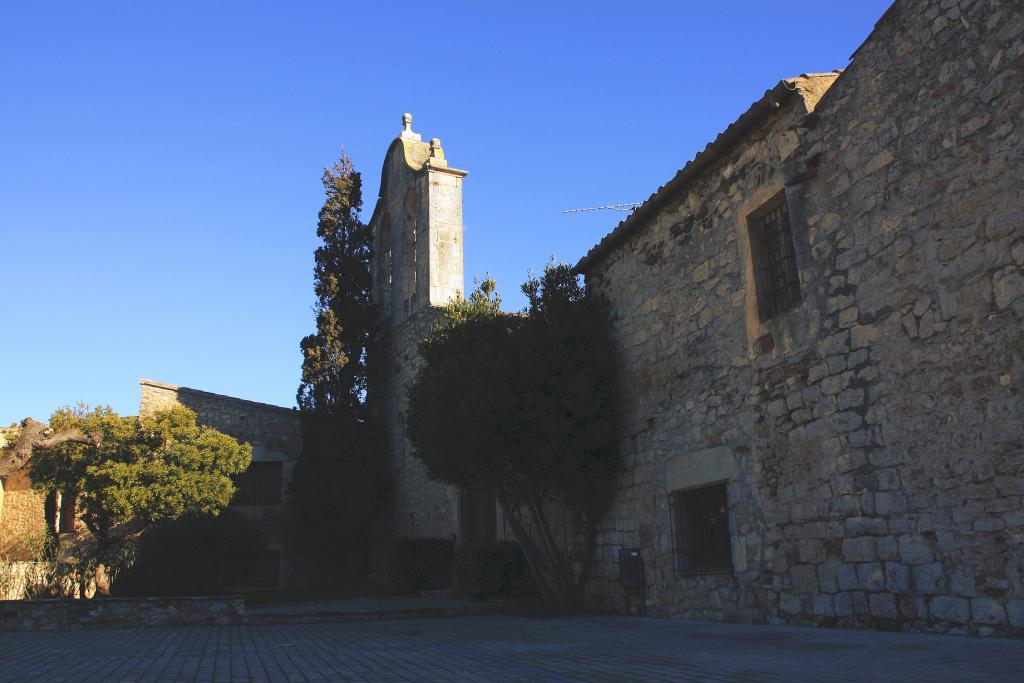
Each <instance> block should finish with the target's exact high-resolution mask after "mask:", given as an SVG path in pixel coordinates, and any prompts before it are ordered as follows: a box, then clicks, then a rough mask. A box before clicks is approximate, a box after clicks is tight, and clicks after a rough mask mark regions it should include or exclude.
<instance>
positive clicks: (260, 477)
mask: <svg viewBox="0 0 1024 683" xmlns="http://www.w3.org/2000/svg"><path fill="white" fill-rule="evenodd" d="M139 384H140V385H141V386H142V397H141V399H140V401H139V414H140V415H146V414H149V413H153V412H155V411H157V410H162V409H165V408H170V407H172V406H174V405H176V404H180V405H183V406H185V407H187V408H190V409H192V410H194V411H195V413H196V421H197V422H198V423H199V424H201V425H206V426H209V427H212V428H214V429H216V430H218V431H220V432H223V433H225V434H228V435H230V436H233V437H234V438H236V439H238V440H239V441H244V442H245V443H248V444H250V445H251V446H252V464H251V465H250V466H249V469H248V470H246V472H245V473H243V474H242V475H240V476H239V477H237V478H236V480H235V485H236V487H237V489H238V491H237V492H236V493H235V496H234V498H233V499H232V500H231V509H232V510H235V511H237V512H239V513H241V514H242V515H244V516H246V517H248V518H249V519H252V520H254V521H256V522H258V523H259V526H260V529H261V530H262V531H263V533H264V535H265V538H266V540H267V547H266V550H265V551H264V552H263V554H262V555H261V556H260V558H259V559H258V560H257V561H256V562H255V563H254V564H253V566H252V567H250V569H249V571H248V572H247V573H246V574H245V575H244V576H239V577H236V578H234V579H233V580H232V581H231V583H233V584H234V585H232V586H231V587H232V588H249V589H251V588H278V587H281V586H286V585H295V584H302V583H305V582H306V581H307V580H308V577H307V572H308V571H309V569H308V568H307V567H305V566H304V563H303V562H302V561H301V559H300V558H296V557H295V556H294V554H293V553H291V552H290V551H289V546H288V508H287V505H286V500H285V494H286V493H287V490H288V483H289V482H290V481H291V478H292V470H293V468H294V467H295V463H296V462H297V461H298V459H299V454H300V453H301V451H302V422H301V418H300V414H299V412H298V411H297V410H295V409H292V408H282V407H280V406H274V405H269V404H267V403H257V402H256V401H247V400H245V399H241V398H234V397H233V396H223V395H221V394H213V393H210V392H208V391H200V390H199V389H190V388H188V387H179V386H175V385H173V384H164V383H163V382H154V381H153V380H149V379H142V380H139Z"/></svg>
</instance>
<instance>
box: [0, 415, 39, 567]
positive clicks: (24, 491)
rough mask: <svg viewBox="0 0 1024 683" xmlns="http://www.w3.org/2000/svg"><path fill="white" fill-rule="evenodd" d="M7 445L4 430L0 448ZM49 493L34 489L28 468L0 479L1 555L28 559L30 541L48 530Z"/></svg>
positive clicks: (0, 437)
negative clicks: (27, 546)
mask: <svg viewBox="0 0 1024 683" xmlns="http://www.w3.org/2000/svg"><path fill="white" fill-rule="evenodd" d="M6 444H7V433H6V430H4V429H0V447H3V446H5V445H6ZM45 505H46V496H44V495H43V494H41V493H39V492H37V491H34V490H33V489H32V479H31V477H30V476H29V472H28V471H27V470H26V469H23V470H20V471H18V472H12V473H10V474H9V475H7V476H6V477H4V478H3V479H2V480H0V555H2V556H4V557H5V558H6V559H25V557H24V556H23V555H24V552H25V550H26V547H25V546H26V544H27V543H30V542H31V541H32V539H35V538H39V537H41V536H42V535H43V534H44V533H45V531H46V512H45V509H46V508H45Z"/></svg>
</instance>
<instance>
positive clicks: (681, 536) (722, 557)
mask: <svg viewBox="0 0 1024 683" xmlns="http://www.w3.org/2000/svg"><path fill="white" fill-rule="evenodd" d="M669 504H670V508H671V517H672V538H673V542H674V546H675V549H674V550H675V553H674V554H675V565H676V572H677V573H679V574H711V573H721V572H731V571H732V545H731V543H730V541H729V504H728V499H727V497H726V485H725V484H724V483H723V484H712V485H711V486H703V487H701V488H697V489H688V490H685V491H676V492H674V493H672V494H671V495H670V496H669Z"/></svg>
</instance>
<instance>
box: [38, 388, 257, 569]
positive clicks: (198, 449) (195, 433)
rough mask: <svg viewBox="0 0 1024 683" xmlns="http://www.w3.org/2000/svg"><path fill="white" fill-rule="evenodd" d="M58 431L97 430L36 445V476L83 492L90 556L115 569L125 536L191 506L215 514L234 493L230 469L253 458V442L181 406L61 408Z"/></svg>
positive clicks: (53, 486)
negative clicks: (202, 421) (131, 412)
mask: <svg viewBox="0 0 1024 683" xmlns="http://www.w3.org/2000/svg"><path fill="white" fill-rule="evenodd" d="M50 427H51V428H52V429H55V430H57V431H59V432H72V431H78V432H81V433H85V434H90V435H95V436H96V437H97V438H96V439H95V440H94V441H91V442H85V443H79V442H68V443H63V444H60V445H57V446H54V447H53V448H50V449H48V450H43V451H37V452H36V453H35V455H34V456H33V459H32V483H33V486H34V487H36V488H37V489H39V490H42V491H46V492H49V491H60V492H62V493H64V494H65V495H74V496H76V497H77V507H78V510H79V512H80V515H81V519H82V521H83V522H84V523H85V526H86V527H87V528H88V529H89V531H90V532H91V535H92V553H91V558H90V559H91V560H92V561H94V562H95V563H97V566H101V565H105V566H106V570H107V571H108V572H109V571H110V570H111V569H116V567H113V568H112V567H111V566H110V565H111V564H112V563H115V564H116V555H117V552H118V550H120V549H121V548H122V547H123V543H124V542H125V541H127V540H130V539H132V538H134V537H136V536H138V534H139V533H141V532H142V531H144V530H146V529H147V528H149V527H151V526H152V525H153V524H155V523H157V522H160V521H164V520H173V519H177V518H179V517H182V516H183V515H186V514H191V513H212V514H216V513H217V512H218V511H219V510H221V509H222V508H224V507H226V506H227V505H228V503H229V502H230V501H231V496H232V495H234V491H235V487H234V484H233V482H232V480H231V475H234V474H239V473H241V472H243V471H244V470H245V469H246V468H247V467H248V466H249V463H250V462H251V460H252V447H251V446H249V445H248V444H245V443H240V442H238V441H236V440H235V439H234V438H232V437H230V436H228V435H226V434H222V433H221V432H218V431H217V430H215V429H212V428H210V427H203V426H199V425H197V424H196V414H195V413H194V412H193V411H191V410H189V409H188V408H185V407H184V406H175V407H173V408H169V409H166V410H161V411H157V412H155V413H152V414H150V415H142V416H139V417H126V416H121V415H118V414H117V413H115V412H114V411H113V410H111V409H110V408H101V407H97V408H90V407H88V406H85V405H79V406H78V407H77V408H61V409H59V410H57V411H56V412H54V413H53V415H52V416H51V417H50Z"/></svg>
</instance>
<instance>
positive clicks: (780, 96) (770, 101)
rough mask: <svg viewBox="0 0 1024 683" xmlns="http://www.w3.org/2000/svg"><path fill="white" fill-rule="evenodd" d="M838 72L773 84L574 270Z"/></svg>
mask: <svg viewBox="0 0 1024 683" xmlns="http://www.w3.org/2000/svg"><path fill="white" fill-rule="evenodd" d="M838 74H839V72H838V71H834V72H830V73H823V74H803V75H801V76H798V77H796V78H787V79H785V80H781V81H779V82H778V83H777V84H776V85H775V87H773V88H771V89H770V90H767V91H766V92H765V94H764V96H763V97H762V98H761V99H759V100H758V101H757V102H754V103H753V104H752V105H750V108H749V109H747V111H746V112H744V113H743V115H742V116H740V117H739V118H738V119H736V121H734V122H733V123H732V125H730V126H729V127H728V128H726V129H725V130H724V131H722V132H721V133H719V134H718V137H716V138H715V139H714V141H713V142H711V143H709V144H708V145H707V146H706V147H705V148H704V150H703V151H701V152H698V153H697V155H696V156H695V157H694V158H693V159H692V160H691V161H690V162H688V163H687V164H686V165H685V166H683V167H682V168H681V169H680V170H679V171H678V172H677V173H676V174H675V176H674V177H673V178H672V179H671V180H669V181H668V182H667V183H665V184H664V185H662V186H661V187H659V188H658V189H657V191H655V192H654V194H652V195H651V196H650V197H648V198H647V201H645V202H644V203H643V204H641V205H640V206H638V207H637V208H636V209H635V210H634V211H633V212H632V213H630V214H629V216H627V217H626V218H625V219H623V220H622V221H621V222H620V223H619V224H618V225H617V226H616V227H615V229H614V230H612V231H611V232H610V233H608V234H607V235H605V236H604V238H603V239H602V240H601V241H600V242H598V243H597V245H595V246H594V247H593V248H592V249H591V250H590V251H588V252H587V254H586V255H585V256H584V257H583V258H581V259H580V260H579V263H577V264H576V271H577V272H580V273H585V272H586V271H587V269H588V268H589V267H590V266H591V265H592V264H593V263H594V262H595V261H596V260H597V259H599V258H601V257H602V256H603V255H605V254H607V253H608V252H609V251H610V250H611V249H613V248H614V247H615V246H616V245H618V244H619V243H620V242H622V240H623V239H625V238H626V237H628V236H629V235H631V234H632V233H633V232H634V231H635V230H636V229H637V228H639V227H640V226H641V225H643V224H644V221H645V220H646V219H648V218H650V217H651V216H653V215H655V214H656V212H657V211H658V209H659V208H661V206H662V205H663V204H664V203H665V202H666V201H667V199H668V198H669V197H672V196H674V195H675V192H676V191H677V190H679V189H680V188H682V187H683V186H685V185H686V183H687V182H688V181H689V180H691V179H692V178H693V177H695V176H696V175H698V174H699V173H700V172H701V171H703V170H704V169H705V168H707V167H708V165H710V164H711V163H712V162H714V161H716V160H717V159H719V158H721V157H722V156H724V155H725V154H727V153H728V152H730V151H731V150H732V149H733V148H734V147H735V146H736V144H737V143H739V141H740V140H742V139H743V137H744V136H745V135H746V134H747V133H748V132H749V131H751V130H752V129H753V128H754V127H756V126H757V125H758V124H760V123H761V122H762V121H763V120H764V119H765V117H767V116H769V115H771V114H772V113H773V112H774V111H776V110H777V109H778V108H779V106H780V105H781V104H782V102H783V101H784V100H785V99H787V98H788V97H790V96H791V95H792V94H793V93H794V92H796V91H797V90H798V89H799V86H800V84H801V83H803V82H805V81H808V80H810V79H816V78H829V79H835V78H836V77H837V76H838Z"/></svg>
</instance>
